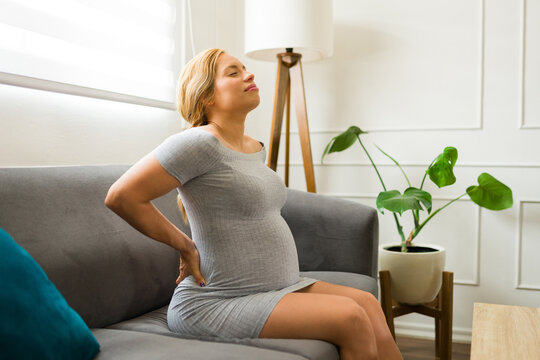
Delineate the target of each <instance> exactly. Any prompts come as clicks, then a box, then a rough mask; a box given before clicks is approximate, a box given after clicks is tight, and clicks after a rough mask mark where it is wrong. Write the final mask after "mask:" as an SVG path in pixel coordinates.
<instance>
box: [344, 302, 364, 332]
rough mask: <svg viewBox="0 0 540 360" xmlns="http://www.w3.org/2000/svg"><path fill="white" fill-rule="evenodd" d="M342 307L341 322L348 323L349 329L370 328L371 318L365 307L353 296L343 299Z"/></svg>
mask: <svg viewBox="0 0 540 360" xmlns="http://www.w3.org/2000/svg"><path fill="white" fill-rule="evenodd" d="M342 309H343V311H342V317H343V318H342V319H341V322H342V323H343V324H348V327H349V329H347V330H348V331H351V330H359V329H366V328H369V323H370V319H369V317H368V315H367V313H366V311H365V310H364V308H363V307H362V306H360V305H359V304H358V303H357V302H356V301H354V300H353V299H351V298H346V299H343V307H342Z"/></svg>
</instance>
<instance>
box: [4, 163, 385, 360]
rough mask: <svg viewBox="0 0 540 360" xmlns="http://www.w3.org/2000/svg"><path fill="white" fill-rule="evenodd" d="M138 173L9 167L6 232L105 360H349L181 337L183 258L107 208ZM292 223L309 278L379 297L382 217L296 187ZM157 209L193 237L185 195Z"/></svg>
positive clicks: (257, 343) (296, 345)
mask: <svg viewBox="0 0 540 360" xmlns="http://www.w3.org/2000/svg"><path fill="white" fill-rule="evenodd" d="M127 169H128V166H68V167H21V168H0V227H1V228H3V229H5V230H6V231H7V232H8V233H10V234H11V235H12V236H13V238H14V239H15V241H16V242H18V243H19V244H20V245H21V246H23V247H24V248H25V249H26V250H27V251H28V252H29V253H30V254H31V255H32V256H33V257H34V259H35V260H36V261H37V262H38V263H39V264H40V265H41V267H42V268H43V269H44V270H45V272H46V273H47V275H48V276H49V278H50V280H51V281H52V282H53V283H54V284H55V285H56V287H57V288H58V289H59V290H60V292H61V293H62V295H63V296H64V297H65V298H66V300H67V302H68V303H69V305H70V306H71V307H72V308H73V309H75V311H77V312H78V313H79V314H80V315H81V317H82V318H83V319H84V321H85V322H86V324H87V325H88V326H89V327H90V328H91V329H92V332H93V334H94V336H95V337H96V338H97V340H98V342H99V343H100V345H101V352H100V353H99V355H98V356H97V357H96V359H132V360H133V359H173V358H174V359H204V360H208V359H236V360H237V359H257V360H264V359H281V360H287V359H291V360H292V359H304V360H305V359H311V360H315V359H317V360H331V359H339V351H338V348H337V347H336V346H334V345H333V344H331V343H329V342H325V341H322V340H308V339H230V340H229V341H227V342H224V341H222V340H220V341H216V340H215V339H214V338H200V337H199V338H189V337H180V336H178V335H177V334H174V333H172V332H170V331H169V329H168V327H167V322H166V312H167V304H168V302H169V299H170V297H171V295H172V293H173V290H174V287H175V279H176V277H177V276H178V260H179V259H178V253H177V252H176V251H174V250H173V249H172V248H170V247H168V246H166V245H164V244H161V243H159V242H157V241H154V240H152V239H150V238H148V237H146V236H144V235H142V234H141V233H139V232H137V231H136V230H135V229H133V228H132V227H130V226H129V225H128V224H127V223H126V222H125V221H124V220H122V219H121V218H120V217H118V216H117V215H116V214H114V213H113V212H111V211H110V210H109V209H108V208H106V207H105V205H104V203H103V201H104V198H105V195H106V193H107V190H108V189H109V187H110V185H111V184H112V183H113V182H114V181H115V180H116V179H118V178H119V177H120V175H121V174H122V173H124V172H125V171H126V170H127ZM287 191H288V198H287V203H286V205H285V206H284V207H283V209H282V215H283V217H284V218H285V220H286V221H287V223H288V224H289V226H290V228H291V231H292V233H293V235H294V238H295V241H296V246H297V249H298V256H299V262H300V270H301V274H302V275H303V276H309V277H313V278H317V279H320V280H324V281H328V282H332V283H335V284H341V285H347V286H352V287H355V288H359V289H363V290H366V291H370V292H371V293H373V294H374V295H375V296H377V280H376V279H377V245H378V221H377V213H376V211H375V209H373V208H370V207H367V206H364V205H361V204H358V203H356V202H353V201H349V200H344V199H336V198H333V197H330V196H324V195H320V194H313V193H308V192H304V191H300V190H295V189H288V190H287ZM154 204H155V205H156V206H157V207H158V208H159V209H160V210H161V211H162V213H163V214H164V215H165V216H166V217H167V218H168V219H170V220H171V221H172V222H173V223H175V224H176V225H177V226H178V227H179V228H180V229H181V230H182V231H184V232H185V233H186V234H188V235H189V236H191V232H190V229H189V226H188V225H186V224H184V222H183V220H182V217H181V214H180V211H179V210H178V208H177V205H176V192H175V191H172V192H171V193H169V194H167V195H165V196H163V197H161V198H159V199H156V200H155V201H154Z"/></svg>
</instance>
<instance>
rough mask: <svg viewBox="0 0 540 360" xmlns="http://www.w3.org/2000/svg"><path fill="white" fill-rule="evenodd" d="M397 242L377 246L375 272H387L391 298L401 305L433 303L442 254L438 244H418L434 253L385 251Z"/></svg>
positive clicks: (443, 255)
mask: <svg viewBox="0 0 540 360" xmlns="http://www.w3.org/2000/svg"><path fill="white" fill-rule="evenodd" d="M392 246H401V244H400V243H392V244H383V245H380V246H379V271H380V270H389V271H390V279H391V290H392V298H393V299H394V300H396V301H397V302H399V303H402V304H410V305H417V304H423V303H427V302H430V301H433V300H434V299H435V297H436V296H437V294H438V293H439V290H440V289H441V285H442V272H443V270H444V264H445V258H446V251H445V250H444V248H443V247H441V246H439V245H432V244H418V245H413V246H418V247H420V246H422V247H430V248H433V249H436V250H437V251H434V252H423V253H413V252H406V253H401V252H396V251H389V250H387V248H390V247H392Z"/></svg>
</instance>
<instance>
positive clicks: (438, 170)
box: [426, 146, 458, 188]
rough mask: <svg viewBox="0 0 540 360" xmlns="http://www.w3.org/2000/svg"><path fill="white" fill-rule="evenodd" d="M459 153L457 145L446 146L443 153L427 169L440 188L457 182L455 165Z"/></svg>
mask: <svg viewBox="0 0 540 360" xmlns="http://www.w3.org/2000/svg"><path fill="white" fill-rule="evenodd" d="M457 157H458V154H457V149H456V148H455V147H451V146H448V147H446V148H445V149H444V150H443V152H442V154H440V155H439V156H437V159H435V162H434V163H433V164H432V165H431V166H430V167H429V169H427V171H426V172H427V174H428V175H429V178H430V179H431V181H433V182H434V183H435V184H436V185H437V186H438V187H439V188H442V187H443V186H447V185H452V184H453V183H455V182H456V177H455V176H454V165H455V164H456V160H457Z"/></svg>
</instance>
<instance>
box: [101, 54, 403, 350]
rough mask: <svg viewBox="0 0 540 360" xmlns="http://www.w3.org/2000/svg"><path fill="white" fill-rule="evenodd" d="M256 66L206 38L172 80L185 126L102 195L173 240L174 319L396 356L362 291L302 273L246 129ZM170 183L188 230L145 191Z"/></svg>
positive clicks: (232, 333)
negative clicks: (176, 270) (176, 257)
mask: <svg viewBox="0 0 540 360" xmlns="http://www.w3.org/2000/svg"><path fill="white" fill-rule="evenodd" d="M259 102H260V98H259V89H258V88H257V86H256V85H255V82H254V76H253V74H251V73H250V72H248V71H247V70H246V68H245V66H244V65H243V64H242V63H241V62H240V61H239V60H238V59H236V58H235V57H233V56H231V55H229V54H228V53H226V52H225V51H224V50H221V49H209V50H207V51H204V52H202V53H200V54H199V55H197V56H196V57H194V58H193V59H192V60H191V61H190V62H189V63H188V64H187V65H186V67H185V68H184V70H183V72H182V75H181V76H180V79H179V82H178V110H179V111H180V113H181V115H182V116H183V118H184V119H186V120H187V121H188V122H189V123H190V124H191V125H192V126H191V127H190V128H189V129H186V130H184V131H182V132H180V133H177V134H174V135H172V136H170V137H168V138H167V139H165V140H164V141H163V142H162V143H161V144H160V145H159V146H157V147H156V148H155V149H154V150H153V151H152V152H150V153H149V154H147V155H146V156H144V157H143V158H142V159H141V160H139V161H138V162H137V163H135V164H134V165H133V166H132V167H131V168H130V169H129V170H128V171H126V173H124V174H123V175H122V176H121V177H120V178H119V179H118V180H117V181H116V182H115V183H114V184H113V185H112V186H111V188H110V189H109V192H108V194H107V197H106V199H105V204H106V205H107V206H108V207H109V208H111V209H112V210H113V211H114V212H116V213H117V214H118V215H119V216H121V217H122V218H123V219H124V220H126V221H127V222H128V223H129V224H130V225H132V226H133V227H134V228H136V229H137V230H138V231H140V232H142V233H143V234H145V235H147V236H149V237H150V238H152V239H155V240H157V241H161V242H163V243H165V244H167V245H169V246H171V247H173V248H174V249H176V250H178V251H179V252H180V259H181V260H180V276H179V277H178V279H177V280H176V283H177V287H176V289H175V291H174V294H173V296H172V299H171V302H170V305H169V309H168V313H167V321H168V325H169V328H170V329H171V331H174V332H177V333H180V334H184V335H190V336H215V337H220V338H234V337H236V338H246V337H251V338H257V337H259V338H296V339H301V338H304V339H320V340H326V341H329V342H332V343H334V344H335V345H336V346H338V347H339V349H340V357H341V359H343V360H353V359H385V360H386V359H402V357H401V354H400V353H399V350H398V348H397V346H396V344H395V342H394V340H393V338H392V335H391V334H390V330H389V329H388V327H387V325H386V321H385V318H384V314H383V312H382V309H381V307H380V305H379V302H378V301H377V299H376V298H375V297H374V296H373V295H372V294H370V293H368V292H365V291H361V290H358V289H354V288H351V287H347V286H340V285H334V284H331V283H327V282H324V281H318V280H316V279H312V278H307V277H301V276H300V275H299V266H298V255H297V252H296V246H295V243H294V239H293V236H292V233H291V231H290V229H289V227H288V225H287V223H286V222H285V220H284V219H283V217H282V216H281V212H280V211H281V208H282V207H283V205H284V204H285V201H286V199H287V189H286V187H285V185H284V183H283V181H282V180H281V178H280V177H279V176H278V175H277V174H276V173H275V172H274V171H273V170H271V169H270V168H269V167H267V166H266V165H265V164H264V161H265V159H266V148H265V146H264V143H262V142H260V141H257V140H255V139H253V138H251V137H249V136H247V135H245V134H244V126H245V120H246V116H247V114H248V113H249V112H250V111H251V110H253V109H254V108H255V107H257V105H259ZM175 188H177V189H178V192H179V206H180V209H181V211H182V214H183V215H184V220H185V221H189V224H190V228H191V233H192V238H193V239H191V238H189V237H188V236H187V235H186V234H185V233H183V232H182V231H181V230H179V229H178V228H177V227H176V226H175V225H173V224H172V223H171V222H169V221H168V220H167V219H166V218H165V217H164V216H163V215H162V214H161V213H160V212H159V211H158V210H157V209H156V208H155V207H154V206H153V205H152V203H151V200H153V199H155V198H157V197H160V196H162V195H165V194H167V193H168V192H170V191H171V190H172V189H175Z"/></svg>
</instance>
